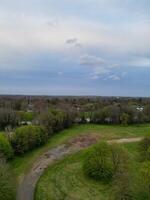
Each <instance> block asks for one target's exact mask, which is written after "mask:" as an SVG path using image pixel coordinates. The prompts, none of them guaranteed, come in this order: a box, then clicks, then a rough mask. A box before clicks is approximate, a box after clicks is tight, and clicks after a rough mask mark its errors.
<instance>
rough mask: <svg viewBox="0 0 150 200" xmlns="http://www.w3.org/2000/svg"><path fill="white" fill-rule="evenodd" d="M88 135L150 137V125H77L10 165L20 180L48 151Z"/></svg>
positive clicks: (101, 136)
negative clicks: (75, 137)
mask: <svg viewBox="0 0 150 200" xmlns="http://www.w3.org/2000/svg"><path fill="white" fill-rule="evenodd" d="M87 133H97V134H99V135H100V138H101V139H112V138H122V137H139V136H147V135H150V124H146V125H133V126H119V125H118V126H116V125H115V126H114V125H109V126H107V125H93V124H87V125H76V126H73V127H72V128H69V129H66V130H64V131H62V132H60V133H58V134H56V135H55V136H53V137H52V138H51V139H49V141H48V143H47V144H46V145H45V146H43V147H41V148H38V149H36V150H34V151H32V152H29V153H27V154H25V155H24V156H22V157H16V158H15V159H14V160H13V161H12V162H11V163H10V164H11V167H12V169H13V170H14V172H15V174H16V175H17V177H18V180H21V178H22V177H23V176H24V174H25V173H27V171H28V170H29V169H30V168H31V166H32V165H33V163H34V162H35V160H36V159H37V158H38V157H39V156H40V155H41V154H42V153H43V152H45V151H46V150H48V149H51V148H53V147H54V146H57V145H59V144H62V143H65V142H67V141H68V140H69V139H70V138H72V137H74V136H77V135H81V134H87Z"/></svg>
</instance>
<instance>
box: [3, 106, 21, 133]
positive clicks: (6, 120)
mask: <svg viewBox="0 0 150 200" xmlns="http://www.w3.org/2000/svg"><path fill="white" fill-rule="evenodd" d="M17 125H18V118H17V115H16V112H15V111H14V110H12V109H9V108H0V129H2V130H4V129H5V128H6V127H7V126H11V127H12V128H14V127H15V126H17Z"/></svg>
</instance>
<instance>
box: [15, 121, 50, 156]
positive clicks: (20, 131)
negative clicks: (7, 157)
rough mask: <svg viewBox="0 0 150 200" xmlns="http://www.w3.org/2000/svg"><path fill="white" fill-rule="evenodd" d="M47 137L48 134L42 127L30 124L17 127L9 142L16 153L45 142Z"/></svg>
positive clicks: (21, 152)
mask: <svg viewBox="0 0 150 200" xmlns="http://www.w3.org/2000/svg"><path fill="white" fill-rule="evenodd" d="M47 139H48V134H47V132H45V131H44V129H43V128H42V127H40V126H33V125H30V126H22V127H19V128H17V129H16V131H15V133H14V134H13V136H12V140H11V143H12V146H13V148H14V150H15V153H16V154H24V153H25V152H27V151H29V150H32V149H34V148H35V147H39V146H41V145H42V144H44V143H46V141H47Z"/></svg>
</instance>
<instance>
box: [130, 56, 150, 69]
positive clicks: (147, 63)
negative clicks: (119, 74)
mask: <svg viewBox="0 0 150 200" xmlns="http://www.w3.org/2000/svg"><path fill="white" fill-rule="evenodd" d="M129 65H130V66H134V67H150V58H147V57H135V58H133V59H132V60H131V61H130V62H129Z"/></svg>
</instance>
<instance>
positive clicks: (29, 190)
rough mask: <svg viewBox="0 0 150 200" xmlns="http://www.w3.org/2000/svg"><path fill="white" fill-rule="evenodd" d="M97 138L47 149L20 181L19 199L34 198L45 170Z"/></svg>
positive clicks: (139, 138)
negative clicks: (38, 182)
mask: <svg viewBox="0 0 150 200" xmlns="http://www.w3.org/2000/svg"><path fill="white" fill-rule="evenodd" d="M141 140H142V138H141V137H138V138H122V139H113V140H108V141H107V142H108V143H130V142H138V141H141ZM96 142H97V140H96V139H93V138H91V139H90V140H88V141H86V140H85V139H82V140H80V142H79V141H78V140H77V141H76V143H72V144H70V145H66V144H62V145H59V146H58V147H55V148H53V149H51V150H49V151H47V152H46V153H45V154H44V155H42V156H40V158H39V159H38V160H37V161H36V162H35V164H34V165H33V167H32V169H31V170H30V172H29V173H28V174H27V175H26V176H25V177H24V179H23V181H22V182H21V183H20V185H19V187H18V191H17V198H16V199H17V200H33V199H34V190H35V187H36V184H37V181H38V179H39V178H40V176H41V175H42V174H43V172H44V170H45V169H46V168H47V167H48V166H49V165H51V164H53V163H54V162H55V161H58V160H60V159H62V158H64V157H65V156H66V155H70V154H73V153H75V152H78V151H80V150H81V149H84V148H86V147H89V146H91V145H92V144H94V143H96Z"/></svg>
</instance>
